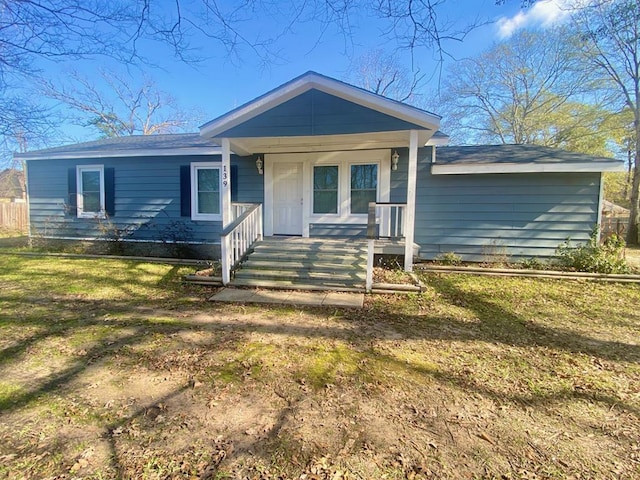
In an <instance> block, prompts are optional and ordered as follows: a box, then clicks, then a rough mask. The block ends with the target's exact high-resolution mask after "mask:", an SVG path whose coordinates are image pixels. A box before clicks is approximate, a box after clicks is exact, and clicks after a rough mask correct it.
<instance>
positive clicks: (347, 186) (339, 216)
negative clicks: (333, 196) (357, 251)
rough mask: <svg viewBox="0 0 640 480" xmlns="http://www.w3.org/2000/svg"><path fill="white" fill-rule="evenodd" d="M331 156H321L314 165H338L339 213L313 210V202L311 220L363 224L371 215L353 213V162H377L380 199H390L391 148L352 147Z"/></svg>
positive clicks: (360, 163) (377, 199)
mask: <svg viewBox="0 0 640 480" xmlns="http://www.w3.org/2000/svg"><path fill="white" fill-rule="evenodd" d="M331 156H332V157H333V158H327V159H323V158H319V159H317V160H316V161H314V162H312V166H313V167H315V166H324V165H337V166H338V185H339V187H338V213H331V214H323V213H313V205H311V208H310V214H309V217H308V218H309V223H343V224H360V223H362V222H363V220H364V219H366V218H367V214H366V213H351V165H377V166H378V188H377V190H378V191H377V198H376V201H377V202H388V201H389V194H390V189H391V151H390V150H351V151H343V152H333V155H331ZM336 157H337V158H336ZM354 157H356V158H354ZM385 172H386V174H385ZM312 187H313V185H312ZM311 195H312V196H313V191H311Z"/></svg>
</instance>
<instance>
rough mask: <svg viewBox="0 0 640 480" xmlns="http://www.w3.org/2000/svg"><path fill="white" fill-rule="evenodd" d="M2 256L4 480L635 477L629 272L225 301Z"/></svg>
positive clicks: (118, 275) (637, 397) (638, 321)
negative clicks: (615, 277) (389, 293)
mask: <svg viewBox="0 0 640 480" xmlns="http://www.w3.org/2000/svg"><path fill="white" fill-rule="evenodd" d="M191 271H193V268H185V267H176V266H166V265H158V264H148V263H143V262H135V261H119V260H117V261H116V260H106V259H105V260H76V259H73V260H71V259H60V258H33V257H22V256H17V255H8V254H0V478H5V477H7V478H23V477H29V478H95V479H98V478H150V479H155V478H158V479H160V478H162V479H164V478H199V477H200V478H209V479H212V478H217V479H222V478H241V479H244V478H250V479H280V478H283V479H345V478H353V479H358V478H361V479H380V478H388V479H404V478H416V479H417V478H452V479H453V478H456V479H457V478H508V479H509V478H514V479H515V478H522V479H535V478H612V479H613V478H629V479H631V478H638V477H639V476H640V345H639V339H640V309H639V308H638V305H640V286H638V285H623V284H609V283H607V284H598V283H587V282H566V281H554V280H533V279H513V278H493V277H473V276H466V275H459V276H444V275H443V276H438V275H429V276H425V277H424V278H423V280H424V281H425V282H426V283H427V285H428V290H427V291H426V292H425V293H423V294H420V295H411V296H398V297H385V296H371V297H368V298H367V300H366V305H365V309H363V310H340V309H320V308H294V307H277V306H271V307H269V306H259V307H258V306H242V305H237V306H230V305H217V304H212V303H210V302H208V301H207V298H208V297H209V296H210V295H211V290H210V289H207V288H205V287H194V286H185V285H183V284H182V283H181V282H180V278H181V275H183V274H184V273H188V272H191Z"/></svg>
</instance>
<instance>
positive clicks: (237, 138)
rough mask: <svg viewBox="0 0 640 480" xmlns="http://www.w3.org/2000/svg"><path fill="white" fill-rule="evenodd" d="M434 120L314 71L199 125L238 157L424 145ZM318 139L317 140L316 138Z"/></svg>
mask: <svg viewBox="0 0 640 480" xmlns="http://www.w3.org/2000/svg"><path fill="white" fill-rule="evenodd" d="M439 125H440V117H439V116H438V115H435V114H433V113H430V112H427V111H425V110H421V109H419V108H416V107H413V106H410V105H407V104H404V103H401V102H397V101H395V100H391V99H388V98H385V97H382V96H380V95H377V94H374V93H371V92H368V91H366V90H363V89H361V88H358V87H355V86H353V85H349V84H347V83H344V82H341V81H338V80H335V79H333V78H330V77H325V76H323V75H320V74H318V73H315V72H307V73H305V74H304V75H302V76H300V77H298V78H296V79H294V80H292V81H290V82H288V83H285V84H284V85H282V86H280V87H278V88H276V89H275V90H272V91H270V92H268V93H266V94H265V95H262V96H261V97H258V98H256V99H255V100H252V101H251V102H249V103H247V104H245V105H242V106H241V107H239V108H237V109H235V110H232V111H230V112H229V113H226V114H224V115H222V116H221V117H218V118H217V119H215V120H212V121H211V122H208V123H206V124H204V125H203V126H201V127H200V134H201V135H202V136H203V137H205V138H209V139H213V140H214V141H217V142H220V141H221V139H222V138H229V139H230V145H231V149H232V150H233V151H234V152H236V153H238V154H240V155H248V154H252V153H270V152H271V153H276V152H297V151H314V150H332V149H367V148H390V147H394V146H395V147H397V146H404V145H408V142H409V135H408V131H410V130H415V131H417V132H418V135H419V143H420V144H421V145H424V144H425V143H426V142H427V141H428V140H429V139H430V138H432V137H433V135H434V133H435V132H436V131H437V130H438V127H439ZM318 137H321V139H320V138H318Z"/></svg>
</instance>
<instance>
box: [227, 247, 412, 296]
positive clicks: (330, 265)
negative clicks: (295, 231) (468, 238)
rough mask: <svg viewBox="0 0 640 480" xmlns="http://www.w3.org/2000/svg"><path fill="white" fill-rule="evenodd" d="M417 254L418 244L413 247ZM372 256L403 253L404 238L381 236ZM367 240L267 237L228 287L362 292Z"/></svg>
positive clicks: (244, 263) (241, 265) (248, 255)
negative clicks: (383, 237) (384, 237)
mask: <svg viewBox="0 0 640 480" xmlns="http://www.w3.org/2000/svg"><path fill="white" fill-rule="evenodd" d="M415 251H416V254H417V246H416V250H415ZM374 254H375V255H393V256H400V257H402V256H403V255H404V241H403V240H399V239H381V240H380V241H379V242H376V246H375V251H374ZM366 279H367V240H365V239H354V238H346V237H345V238H331V239H326V238H305V237H280V236H275V237H266V238H265V239H263V240H258V241H256V243H255V244H254V245H253V246H252V248H251V249H250V251H249V252H248V253H247V255H246V257H245V259H244V260H243V261H242V262H240V263H239V264H238V266H237V267H236V269H235V270H234V273H233V275H232V277H231V279H230V281H229V285H231V286H242V287H261V288H277V289H285V290H332V291H342V292H364V291H365V290H366Z"/></svg>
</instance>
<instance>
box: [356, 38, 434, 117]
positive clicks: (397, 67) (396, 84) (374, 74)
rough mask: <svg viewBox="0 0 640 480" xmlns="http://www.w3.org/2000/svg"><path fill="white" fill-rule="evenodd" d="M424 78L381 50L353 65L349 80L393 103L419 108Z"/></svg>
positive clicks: (368, 53)
mask: <svg viewBox="0 0 640 480" xmlns="http://www.w3.org/2000/svg"><path fill="white" fill-rule="evenodd" d="M424 79H425V75H424V74H422V73H420V71H413V72H412V71H410V70H409V69H408V68H406V67H404V66H403V65H401V64H400V62H399V61H398V57H397V56H394V55H390V54H388V53H385V52H384V51H383V50H381V49H377V50H371V51H369V52H367V53H365V54H364V55H362V56H361V57H358V58H357V59H356V60H355V61H354V62H353V64H352V67H351V69H350V71H349V74H348V80H349V81H351V82H352V83H353V84H354V85H357V86H359V87H362V88H364V89H365V90H369V91H370V92H373V93H377V94H378V95H382V96H384V97H387V98H391V99H393V100H398V101H400V102H407V103H410V104H413V105H417V104H420V103H421V101H422V98H421V97H422V95H421V94H420V90H421V89H422V86H423V81H424Z"/></svg>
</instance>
